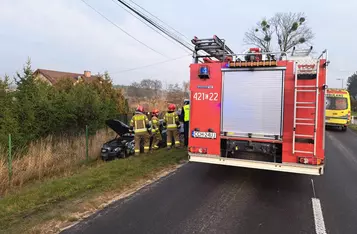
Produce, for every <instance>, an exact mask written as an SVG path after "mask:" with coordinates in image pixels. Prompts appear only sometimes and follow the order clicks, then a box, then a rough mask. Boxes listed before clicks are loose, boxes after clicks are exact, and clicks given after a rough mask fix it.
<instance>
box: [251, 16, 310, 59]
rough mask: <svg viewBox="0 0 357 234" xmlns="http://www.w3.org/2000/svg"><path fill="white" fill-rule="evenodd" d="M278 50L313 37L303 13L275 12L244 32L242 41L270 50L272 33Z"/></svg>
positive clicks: (306, 42)
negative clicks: (267, 18)
mask: <svg viewBox="0 0 357 234" xmlns="http://www.w3.org/2000/svg"><path fill="white" fill-rule="evenodd" d="M274 34H275V36H276V42H277V44H278V47H279V49H280V51H284V52H286V51H288V50H290V49H291V48H293V47H294V46H299V45H301V44H309V43H311V42H312V40H313V39H314V34H313V33H312V30H311V28H310V27H309V26H308V25H307V23H306V17H305V14H304V13H301V12H300V13H291V12H290V13H276V14H275V15H274V16H273V17H272V18H270V19H269V20H266V19H263V20H262V21H261V22H258V23H257V26H256V27H253V28H251V29H250V30H249V31H248V32H246V34H245V38H244V42H245V43H247V44H251V45H255V46H258V47H259V48H261V49H263V50H265V51H271V43H272V41H273V35H274Z"/></svg>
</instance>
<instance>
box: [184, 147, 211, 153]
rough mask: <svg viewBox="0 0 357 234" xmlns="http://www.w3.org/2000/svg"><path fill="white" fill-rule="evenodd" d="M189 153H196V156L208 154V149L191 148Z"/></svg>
mask: <svg viewBox="0 0 357 234" xmlns="http://www.w3.org/2000/svg"><path fill="white" fill-rule="evenodd" d="M188 151H189V152H190V153H195V154H207V148H202V147H196V146H190V147H189V148H188Z"/></svg>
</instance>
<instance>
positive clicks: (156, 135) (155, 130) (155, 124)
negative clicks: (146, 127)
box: [151, 109, 162, 150]
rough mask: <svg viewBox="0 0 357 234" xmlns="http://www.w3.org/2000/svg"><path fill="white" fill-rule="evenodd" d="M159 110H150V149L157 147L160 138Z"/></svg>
mask: <svg viewBox="0 0 357 234" xmlns="http://www.w3.org/2000/svg"><path fill="white" fill-rule="evenodd" d="M158 116H159V110H158V109H154V110H153V111H152V117H151V126H152V130H151V133H152V135H151V136H152V149H155V150H156V149H159V143H160V141H161V139H162V137H161V133H160V123H159V117H158Z"/></svg>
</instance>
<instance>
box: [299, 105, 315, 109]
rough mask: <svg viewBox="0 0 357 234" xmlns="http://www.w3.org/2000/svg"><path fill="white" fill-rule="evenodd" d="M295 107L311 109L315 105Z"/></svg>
mask: <svg viewBox="0 0 357 234" xmlns="http://www.w3.org/2000/svg"><path fill="white" fill-rule="evenodd" d="M296 108H305V109H307V108H311V109H315V108H316V107H314V106H297V107H296Z"/></svg>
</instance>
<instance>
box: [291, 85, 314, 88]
mask: <svg viewBox="0 0 357 234" xmlns="http://www.w3.org/2000/svg"><path fill="white" fill-rule="evenodd" d="M295 88H318V87H316V86H315V85H298V86H296V87H295Z"/></svg>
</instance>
